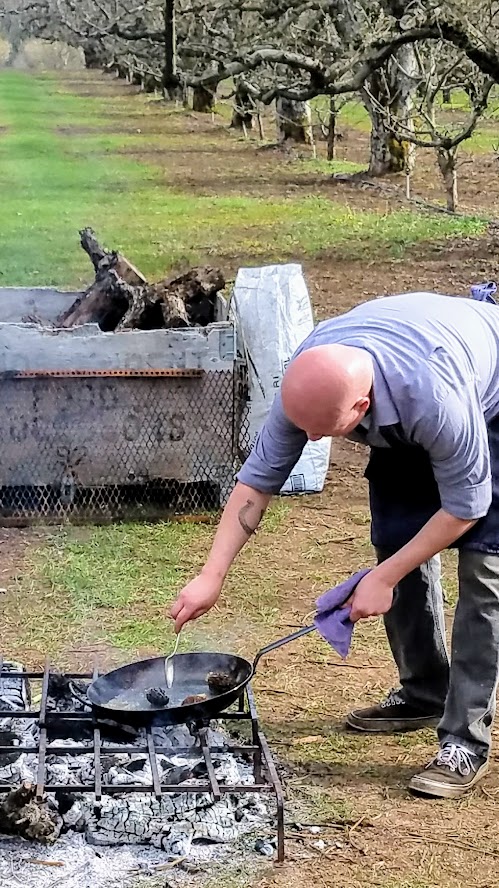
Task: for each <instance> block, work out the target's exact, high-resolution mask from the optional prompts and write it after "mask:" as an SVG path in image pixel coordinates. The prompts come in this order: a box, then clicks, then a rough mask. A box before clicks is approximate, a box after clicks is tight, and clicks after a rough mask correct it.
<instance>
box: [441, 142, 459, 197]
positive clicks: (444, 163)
mask: <svg viewBox="0 0 499 888" xmlns="http://www.w3.org/2000/svg"><path fill="white" fill-rule="evenodd" d="M437 160H438V166H439V169H440V172H441V173H442V178H443V180H444V185H445V194H446V198H447V209H448V210H449V212H450V213H455V212H456V210H457V204H458V195H457V170H456V151H455V149H454V150H450V151H447V150H446V149H445V148H437Z"/></svg>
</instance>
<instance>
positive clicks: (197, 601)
mask: <svg viewBox="0 0 499 888" xmlns="http://www.w3.org/2000/svg"><path fill="white" fill-rule="evenodd" d="M270 499H271V494H269V493H260V491H258V490H255V489H254V488H252V487H249V486H248V485H247V484H241V483H240V482H238V483H237V484H236V486H235V487H234V490H233V491H232V493H231V495H230V497H229V500H228V502H227V505H226V507H225V509H224V511H223V514H222V517H221V519H220V524H219V526H218V530H217V532H216V535H215V539H214V541H213V546H212V548H211V552H210V554H209V556H208V560H207V562H206V564H205V566H204V567H203V569H202V571H201V573H200V574H199V575H198V576H197V577H195V579H193V580H191V582H190V583H188V584H187V586H185V587H184V588H183V589H182V591H181V593H180V595H179V596H178V598H177V600H176V601H175V603H174V604H173V607H172V609H171V616H172V617H173V619H174V620H175V631H176V632H179V631H180V629H181V628H182V626H183V625H184V623H187V622H188V621H189V620H195V619H196V618H197V617H201V616H202V615H203V614H205V613H206V612H207V611H209V610H210V608H212V607H213V605H214V604H216V602H217V601H218V599H219V597H220V593H221V591H222V586H223V582H224V580H225V577H226V576H227V573H228V571H229V568H230V566H231V564H232V562H233V561H234V559H235V558H236V555H237V554H238V553H239V552H240V550H241V549H242V548H243V546H244V545H245V544H246V543H247V542H248V540H249V539H250V537H251V536H253V534H254V533H255V531H256V529H257V527H258V525H259V524H260V521H261V520H262V518H263V515H264V513H265V509H266V508H267V506H268V504H269V501H270Z"/></svg>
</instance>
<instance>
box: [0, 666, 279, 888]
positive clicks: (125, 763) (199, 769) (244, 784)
mask: <svg viewBox="0 0 499 888" xmlns="http://www.w3.org/2000/svg"><path fill="white" fill-rule="evenodd" d="M97 674H98V673H97V670H95V671H94V674H93V675H91V674H79V673H73V674H64V675H63V674H61V673H58V672H56V671H55V670H52V669H51V668H50V666H49V663H47V664H46V666H45V669H44V671H43V672H27V671H25V670H24V669H23V668H22V667H21V666H20V665H19V664H11V663H4V664H2V663H1V661H0V707H1V709H0V832H4V833H10V834H21V835H22V836H24V838H29V839H36V840H38V841H41V842H43V843H44V844H51V845H52V844H54V843H57V844H56V845H55V848H54V851H57V850H58V849H59V848H61V849H62V848H63V847H65V846H68V843H71V840H74V842H75V843H76V846H77V847H78V848H80V849H81V843H82V841H83V837H84V839H85V841H86V843H88V844H89V846H93V847H95V846H102V845H106V846H127V847H128V848H130V847H131V846H134V847H136V848H137V847H138V846H146V847H149V848H150V849H153V848H154V849H158V850H160V851H161V852H163V858H164V854H165V852H166V854H167V855H168V857H169V858H173V859H176V858H177V859H178V858H188V857H189V855H190V854H191V851H192V850H193V848H195V847H196V846H197V844H198V843H217V844H223V843H233V842H235V841H236V840H238V839H239V838H240V837H241V836H244V835H245V834H248V833H250V832H251V831H254V830H255V828H259V829H261V828H262V826H265V824H268V822H269V820H270V818H271V806H270V805H269V803H270V801H271V799H272V798H273V799H274V801H275V805H276V808H277V818H276V826H277V830H276V831H277V842H276V844H277V857H278V859H279V860H283V858H284V822H283V793H282V788H281V784H280V781H279V777H278V774H277V771H276V768H275V764H274V762H273V760H272V756H271V753H270V750H269V747H268V743H267V741H266V739H265V736H264V734H263V733H262V730H261V728H260V725H259V721H258V715H257V711H256V707H255V702H254V698H253V693H252V690H251V688H250V687H248V688H247V689H246V690H245V691H244V693H243V694H242V695H241V698H240V699H239V700H238V702H237V704H235V705H234V706H233V707H232V708H231V709H230V710H229V711H227V712H225V713H223V714H222V716H221V718H220V719H218V720H217V722H216V723H214V722H212V723H211V724H207V723H191V724H189V725H179V726H175V727H169V728H158V727H152V728H147V729H139V730H136V729H133V728H131V727H127V726H123V725H118V724H117V723H113V722H112V721H97V720H96V719H95V717H94V716H93V714H92V712H91V711H90V710H89V708H88V707H86V706H85V705H84V704H83V703H82V702H80V701H79V700H78V699H77V697H81V696H82V691H83V690H84V687H85V685H86V683H87V682H88V681H89V680H90V679H92V678H93V677H95V676H96V675H97ZM74 691H76V694H77V697H75V696H73V692H74ZM38 701H39V702H38ZM229 729H230V730H229ZM245 733H246V734H247V737H246V738H244V734H245ZM17 841H19V840H17ZM55 856H57V854H56V855H55ZM2 884H3V882H2ZM5 884H8V882H6V883H5Z"/></svg>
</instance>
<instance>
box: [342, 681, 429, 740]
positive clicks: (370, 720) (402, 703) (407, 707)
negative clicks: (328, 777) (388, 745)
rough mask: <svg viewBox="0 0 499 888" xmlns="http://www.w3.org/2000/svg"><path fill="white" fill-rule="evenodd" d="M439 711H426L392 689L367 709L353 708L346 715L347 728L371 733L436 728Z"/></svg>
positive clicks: (392, 732) (398, 691) (391, 732)
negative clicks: (380, 700) (383, 698)
mask: <svg viewBox="0 0 499 888" xmlns="http://www.w3.org/2000/svg"><path fill="white" fill-rule="evenodd" d="M440 719H441V713H439V712H428V711H427V710H423V709H420V708H419V707H417V706H413V705H412V703H408V702H407V701H406V700H405V699H404V697H403V696H402V695H401V693H400V690H392V691H390V693H389V694H387V696H386V699H385V700H382V702H381V703H377V704H376V705H375V706H369V707H368V708H367V709H354V710H353V712H350V713H349V714H348V715H347V717H346V724H347V727H348V728H352V729H353V730H354V731H365V732H366V733H372V734H395V733H398V732H400V731H419V730H420V729H421V728H436V727H437V725H438V723H439V721H440Z"/></svg>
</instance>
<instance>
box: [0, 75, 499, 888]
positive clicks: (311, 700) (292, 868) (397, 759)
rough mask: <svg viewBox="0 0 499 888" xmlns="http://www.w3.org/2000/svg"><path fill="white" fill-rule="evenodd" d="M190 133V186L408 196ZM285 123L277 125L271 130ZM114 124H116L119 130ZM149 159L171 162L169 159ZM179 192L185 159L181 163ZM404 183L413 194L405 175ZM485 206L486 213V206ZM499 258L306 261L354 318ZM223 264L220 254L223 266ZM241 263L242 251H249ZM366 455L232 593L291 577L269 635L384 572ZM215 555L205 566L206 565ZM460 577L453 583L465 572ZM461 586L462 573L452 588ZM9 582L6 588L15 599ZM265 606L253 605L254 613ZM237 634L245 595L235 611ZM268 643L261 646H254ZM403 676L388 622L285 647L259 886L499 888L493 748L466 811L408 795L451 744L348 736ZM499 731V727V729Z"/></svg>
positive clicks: (480, 245)
mask: <svg viewBox="0 0 499 888" xmlns="http://www.w3.org/2000/svg"><path fill="white" fill-rule="evenodd" d="M66 88H68V89H71V90H74V91H78V92H79V93H80V94H84V93H85V91H86V92H87V94H89V95H101V96H105V97H109V96H112V95H114V96H118V97H119V96H120V95H123V92H124V91H127V94H128V93H129V91H130V88H127V87H125V86H123V85H122V84H119V83H117V82H115V81H112V80H111V79H109V78H97V76H96V75H92V78H88V79H87V80H84V81H83V82H78V83H77V82H76V81H75V82H72V81H70V80H67V81H66ZM138 121H140V126H141V127H142V129H143V130H144V128H146V127H150V128H151V129H150V131H151V132H155V131H163V127H164V126H165V124H164V123H163V120H162V113H161V105H160V104H159V103H158V104H157V105H154V106H153V107H152V108H151V110H150V113H149V114H148V116H147V119H144V117H143V116H142V115H141V114H137V119H136V120H130V121H129V125H130V129H131V130H133V127H136V126H137V122H138ZM170 124H171V126H172V129H173V130H174V131H178V132H179V133H183V134H184V136H186V137H187V136H188V134H189V132H196V133H198V134H199V131H200V130H203V131H205V132H206V133H207V134H209V137H210V138H209V141H208V142H207V146H206V149H205V150H204V152H202V153H200V151H199V150H197V151H192V152H190V151H189V149H188V142H187V146H186V147H184V148H183V149H182V150H180V151H177V152H176V155H175V158H176V163H175V165H174V180H175V179H176V182H177V184H178V185H179V186H180V185H181V187H182V189H183V190H188V189H189V188H192V189H193V190H194V191H195V192H196V193H210V191H211V190H213V191H216V192H217V193H220V192H221V191H224V190H226V191H227V192H232V191H234V192H235V191H239V192H241V191H242V192H244V193H251V194H265V195H267V196H269V198H270V197H271V196H272V195H274V194H289V193H296V192H297V191H300V192H303V193H305V192H307V193H310V192H311V191H312V192H315V193H320V194H322V195H324V194H326V195H330V196H331V198H332V199H333V198H334V200H344V201H345V203H348V205H350V206H352V207H356V208H358V207H365V208H368V207H372V206H387V205H388V204H389V205H390V206H394V205H398V203H399V202H400V200H401V198H400V197H399V196H397V194H394V193H393V192H391V193H390V194H388V193H387V192H386V193H385V192H383V191H379V190H377V188H375V187H372V186H367V185H366V186H361V185H356V184H348V183H344V182H341V183H340V182H334V181H333V180H331V179H328V178H327V177H325V176H324V175H319V174H315V173H310V174H306V175H304V174H299V175H297V174H296V172H295V169H294V162H293V160H292V159H287V158H284V159H283V158H282V157H281V156H280V155H278V154H277V153H276V152H273V151H270V150H268V151H261V150H259V149H258V146H257V145H256V143H251V142H250V143H248V142H244V141H242V140H239V139H237V138H236V137H235V136H234V135H233V134H231V133H229V132H228V131H227V129H226V128H225V127H224V126H223V125H222V123H220V122H218V125H213V124H212V123H211V121H210V120H207V119H205V118H202V117H199V116H195V115H189V116H188V117H183V118H180V116H179V117H178V118H175V117H173V118H170V121H169V124H168V125H170ZM268 125H269V124H268ZM110 127H112V124H110ZM366 140H367V135H366V134H365V133H362V132H358V131H355V130H353V129H352V130H348V129H347V130H346V131H345V132H344V138H343V140H342V141H341V145H340V149H339V156H340V157H341V154H342V152H344V154H345V156H348V159H349V160H359V159H365V156H366V155H365V152H366V144H367V142H366ZM170 150H173V149H166V150H164V151H162V152H159V151H158V152H156V154H154V153H153V152H152V151H151V154H150V155H148V156H147V157H144V159H147V161H148V162H153V163H156V162H158V163H160V164H162V163H164V164H167V163H168V151H170ZM496 166H497V160H495V161H494V159H493V158H492V157H491V156H490V155H483V156H482V155H480V156H478V157H477V159H476V160H475V161H474V162H473V164H472V165H471V164H470V165H469V166H466V167H465V170H464V172H463V176H462V180H461V194H462V200H463V207H464V208H465V209H467V210H468V211H471V212H473V213H481V214H484V215H487V214H492V213H493V212H494V210H495V206H497V200H498V196H499V195H498V190H499V180H498V177H497V169H496ZM429 167H430V160H427V161H424V162H423V163H422V165H421V167H420V168H419V171H418V173H417V176H416V177H415V183H414V187H415V191H417V193H418V194H419V195H420V196H421V197H424V198H425V199H434V198H435V190H436V187H437V186H436V185H435V184H434V183H433V184H432V181H431V179H430V177H429V175H428V170H429ZM169 171H170V172H169V183H170V184H171V166H170V167H169ZM392 186H394V187H396V188H398V189H401V188H402V182H401V181H397V180H395V182H394V183H392ZM477 200H478V201H479V204H480V205H479V206H477V205H476V202H477ZM497 249H498V246H497V244H496V243H495V240H494V236H493V234H491V235H489V236H487V237H484V238H482V239H479V240H463V241H455V242H449V241H447V242H444V243H438V244H423V245H420V246H418V247H414V248H413V249H411V250H409V251H408V252H407V253H406V254H405V255H404V256H403V257H402V258H397V259H394V258H390V257H387V256H377V255H369V254H368V255H365V256H363V257H362V258H359V259H357V260H355V261H342V260H341V258H339V257H338V256H336V255H335V256H334V257H332V256H328V255H322V256H321V257H320V258H316V259H307V258H304V259H303V265H304V270H305V274H306V278H307V282H308V284H309V287H310V293H311V297H312V300H313V304H314V309H315V311H316V315H317V317H318V318H319V319H320V318H324V317H327V316H329V315H332V314H335V313H339V312H343V311H345V310H347V309H348V308H350V307H351V306H353V305H354V304H356V303H357V302H359V301H362V300H364V299H368V298H373V297H376V296H378V295H381V294H386V293H393V292H401V291H405V290H417V289H430V290H437V291H439V290H440V291H442V292H451V293H456V294H465V293H467V292H468V290H469V286H470V285H471V284H472V283H475V282H479V281H483V280H488V279H494V277H495V276H496V273H497ZM214 258H215V259H216V257H214ZM234 266H235V267H237V257H234ZM364 460H365V456H364V453H363V452H362V451H361V450H360V449H359V448H357V447H355V446H354V445H349V444H347V443H341V442H340V443H337V444H335V446H334V448H333V454H332V462H331V467H330V472H329V475H328V480H327V484H326V487H325V490H324V492H323V494H321V495H320V496H316V497H308V498H305V499H295V500H293V501H292V504H291V508H290V512H289V514H288V515H287V516H286V518H285V519H284V521H283V524H282V526H281V528H280V529H279V531H278V539H277V540H276V538H274V536H272V535H268V534H266V535H262V536H261V537H259V538H257V539H256V540H255V542H254V544H253V545H252V548H251V552H247V553H245V555H244V556H243V559H242V561H241V562H240V566H239V567H238V569H237V571H236V573H235V575H234V577H233V578H232V580H231V583H232V584H236V583H238V582H239V581H241V580H242V579H243V578H244V580H245V582H246V583H247V585H248V588H250V589H251V578H252V577H256V576H257V575H258V571H259V565H263V564H264V565H265V570H266V571H267V573H268V570H269V565H270V566H271V569H272V572H273V574H274V576H275V585H276V590H277V601H278V607H279V616H278V618H277V620H276V622H275V623H274V625H273V626H272V627H271V628H270V629H269V630H268V635H269V638H268V639H261V641H262V643H263V642H264V641H266V640H270V637H272V636H274V637H277V635H278V633H279V632H280V631H281V630H282V634H285V633H286V632H287V631H292V627H295V626H299V625H302V624H303V623H304V622H305V621H306V619H307V617H308V618H310V615H311V611H312V609H313V602H314V598H315V596H316V594H318V593H319V592H320V591H322V589H323V588H324V585H323V583H324V577H325V576H328V577H329V580H330V583H331V584H333V583H334V581H335V580H336V579H342V578H344V577H345V576H347V575H348V574H349V573H351V572H353V571H354V570H356V569H358V568H360V567H361V566H363V565H365V564H366V563H370V562H371V559H372V553H371V550H370V546H369V539H368V531H369V528H368V517H367V497H366V484H365V482H364V480H363V476H362V472H363V466H364ZM39 540H40V535H39V534H38V533H36V534H35V533H32V532H30V531H2V533H1V536H0V551H1V553H2V559H1V564H2V567H1V571H2V573H1V575H0V585H1V586H2V587H3V586H5V587H6V588H8V587H9V584H15V577H16V575H17V574H18V573H19V572H21V571H22V567H23V558H24V557H25V552H26V547H29V546H30V545H31V543H32V542H33V541H34V542H37V543H38V542H39ZM201 554H202V553H200V557H201ZM449 577H450V574H449ZM449 582H450V580H449ZM2 592H3V589H0V594H1V593H2ZM249 606H251V602H248V607H249ZM223 607H224V608H225V615H226V617H227V625H228V626H229V627H230V628H229V629H228V633H229V632H234V633H235V634H239V638H240V639H241V631H240V627H238V626H237V625H232V626H230V586H229V592H228V595H227V603H226V604H225V605H224V606H223ZM251 641H252V643H254V645H255V648H256V646H257V645H258V641H259V640H258V639H251ZM395 682H396V674H395V671H394V668H393V665H392V662H391V659H390V656H389V653H388V651H387V646H386V642H385V639H384V635H383V630H382V626H381V625H380V623H379V622H378V621H373V622H372V623H369V624H368V625H365V626H364V627H362V628H360V629H358V630H357V629H356V632H355V641H354V647H353V651H352V654H351V656H350V657H349V658H348V660H347V661H346V662H345V663H343V662H341V661H340V660H339V658H338V657H337V656H336V655H335V654H334V653H332V652H329V651H327V650H325V649H324V645H323V644H321V643H320V642H319V641H318V640H316V639H314V640H312V639H310V638H309V639H306V640H304V641H303V642H302V643H299V644H297V645H295V646H289V647H285V648H283V649H282V650H281V651H279V652H278V653H277V654H276V655H274V656H272V657H269V658H267V659H266V661H265V666H264V668H261V670H260V674H259V677H258V680H257V682H256V690H257V694H258V702H259V707H260V710H261V712H262V715H263V718H264V722H265V727H266V730H267V731H268V735H269V738H270V740H271V745H272V747H273V749H274V751H275V752H276V755H277V757H278V758H279V760H280V763H281V768H282V772H283V775H284V778H285V785H286V793H287V808H288V811H289V812H290V816H289V817H288V826H287V832H288V842H287V862H286V863H285V865H284V866H283V867H280V868H279V867H275V868H272V870H271V871H269V873H268V874H267V875H265V876H264V877H255V881H252V882H251V884H252V885H255V886H258V888H271V886H272V888H298V886H300V888H312V886H314V888H343V886H345V888H346V886H351V888H357V886H362V888H364V886H367V885H373V886H381V888H434V886H443V888H458V886H467V885H473V886H477V888H493V886H499V867H498V864H499V839H498V837H497V829H496V816H495V801H496V796H497V795H498V794H499V760H498V758H499V756H498V753H497V749H494V751H493V754H492V762H491V770H490V773H489V775H488V776H487V777H486V779H485V780H484V781H483V783H481V784H480V786H479V788H478V789H477V790H476V791H475V792H473V793H472V794H471V795H470V796H468V797H467V798H465V799H464V800H463V801H461V802H453V801H426V800H421V799H415V798H413V797H412V796H411V795H410V794H409V793H408V791H407V788H406V786H407V781H408V779H409V777H410V776H411V774H412V773H413V772H414V771H415V770H416V769H418V768H420V767H421V766H423V765H425V764H426V763H427V761H428V760H429V758H430V757H431V755H432V754H433V753H434V751H435V748H436V736H435V734H434V732H432V731H425V732H419V733H417V734H412V735H400V736H398V737H390V738H383V737H372V738H365V737H362V736H359V737H357V736H355V735H353V734H350V733H347V732H346V731H345V730H344V728H343V718H344V715H345V714H346V712H348V710H349V708H350V707H351V706H353V705H355V704H358V703H361V702H364V701H371V700H376V699H378V698H379V697H380V696H381V695H382V694H384V692H385V691H386V690H387V689H388V688H389V687H391V686H392V685H393V684H394V683H395ZM495 736H496V737H497V730H496V731H495ZM298 819H301V822H302V823H307V822H308V823H321V824H323V827H324V829H323V833H322V835H321V838H322V839H323V840H324V843H325V846H324V848H322V847H319V848H318V847H316V845H315V844H314V843H316V842H317V836H313V835H311V834H309V833H308V832H307V831H306V830H301V831H300V830H297V829H296V828H295V827H294V826H293V821H294V820H298Z"/></svg>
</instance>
